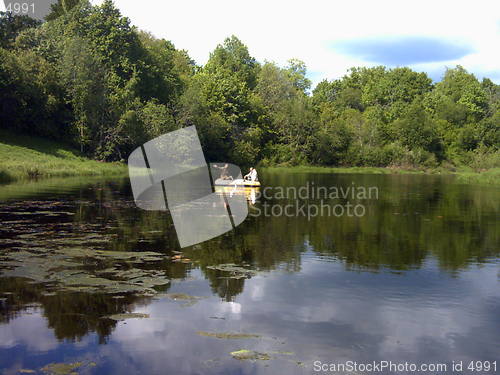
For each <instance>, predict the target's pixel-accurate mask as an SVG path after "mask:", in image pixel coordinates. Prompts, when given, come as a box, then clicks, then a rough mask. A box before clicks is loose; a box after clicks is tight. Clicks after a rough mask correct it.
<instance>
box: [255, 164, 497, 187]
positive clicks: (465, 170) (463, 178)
mask: <svg viewBox="0 0 500 375" xmlns="http://www.w3.org/2000/svg"><path fill="white" fill-rule="evenodd" d="M264 169H265V170H266V171H268V172H271V173H272V172H274V171H282V172H285V171H286V172H289V173H367V174H441V175H452V176H455V178H456V179H457V180H458V181H460V182H464V183H479V184H494V185H500V168H492V169H489V170H485V171H480V172H478V171H474V170H473V169H472V168H469V167H461V168H457V169H456V170H449V169H445V168H436V169H425V170H420V169H403V168H392V167H391V168H381V167H315V166H296V167H267V168H264Z"/></svg>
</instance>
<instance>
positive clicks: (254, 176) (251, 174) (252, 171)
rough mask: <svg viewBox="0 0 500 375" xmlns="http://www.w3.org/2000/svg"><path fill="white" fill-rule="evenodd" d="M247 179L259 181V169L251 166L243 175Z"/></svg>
mask: <svg viewBox="0 0 500 375" xmlns="http://www.w3.org/2000/svg"><path fill="white" fill-rule="evenodd" d="M243 178H244V179H245V180H246V181H252V182H254V181H258V179H257V170H256V169H255V168H254V167H251V168H250V171H249V172H248V173H247V174H246V175H245V176H244V177H243Z"/></svg>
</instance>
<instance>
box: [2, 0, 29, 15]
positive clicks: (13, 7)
mask: <svg viewBox="0 0 500 375" xmlns="http://www.w3.org/2000/svg"><path fill="white" fill-rule="evenodd" d="M6 10H7V12H12V13H14V14H27V13H29V12H30V11H31V13H33V14H34V13H35V3H31V4H30V3H8V4H7V9H6Z"/></svg>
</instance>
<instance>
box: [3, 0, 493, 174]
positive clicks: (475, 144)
mask: <svg viewBox="0 0 500 375" xmlns="http://www.w3.org/2000/svg"><path fill="white" fill-rule="evenodd" d="M47 19H48V21H47V22H45V23H43V24H42V23H39V22H37V21H34V20H32V19H30V18H28V17H26V16H12V15H11V14H3V16H2V17H1V19H0V37H1V39H0V106H1V112H0V121H1V124H0V126H1V127H2V128H8V129H13V130H15V131H18V132H23V133H27V134H36V135H41V136H45V137H51V138H54V139H59V140H63V141H65V142H67V143H71V144H73V145H74V146H77V147H78V148H79V149H80V150H81V151H82V153H84V154H85V155H87V156H90V157H92V158H95V159H98V160H121V159H126V158H127V156H128V154H129V153H130V152H131V151H132V150H133V149H134V148H135V147H137V146H139V145H141V144H142V143H144V142H146V141H147V140H149V139H151V138H153V137H156V136H158V135H161V134H163V133H165V132H168V131H171V130H174V129H178V128H181V127H184V126H189V125H196V127H197V129H198V132H199V134H200V138H201V140H202V143H203V146H204V150H205V155H206V156H207V158H208V159H209V160H211V161H217V160H219V161H220V160H224V161H232V162H234V163H237V164H239V165H242V166H248V165H251V164H260V165H278V164H279V165H296V164H316V165H328V166H336V165H343V166H406V167H420V166H422V167H430V168H432V167H437V166H439V165H448V166H450V167H451V166H456V165H470V166H473V167H474V168H477V169H482V168H490V167H495V166H499V165H500V164H499V163H500V154H499V147H500V85H496V84H494V83H493V82H492V81H491V80H489V79H486V78H485V79H483V80H482V81H478V80H477V79H476V77H475V76H474V75H473V74H470V73H468V72H467V71H466V70H465V69H463V68H462V67H460V66H458V67H456V68H454V69H448V70H447V71H446V73H445V75H444V77H443V79H442V80H441V81H440V82H438V83H436V84H434V83H433V82H432V80H431V79H430V78H429V77H428V76H427V75H426V74H425V73H418V72H415V71H412V70H411V69H409V68H405V67H402V68H394V69H387V68H385V67H382V66H379V67H373V68H353V69H351V70H350V71H349V72H348V74H347V75H346V76H344V77H343V78H341V79H337V80H333V81H326V80H325V81H323V82H321V83H319V84H318V85H317V87H316V88H315V89H314V90H312V92H310V89H311V82H310V81H309V80H308V79H307V78H306V67H305V64H304V63H303V62H301V61H299V60H295V59H292V60H290V61H289V64H288V66H286V67H280V66H277V65H276V64H274V63H272V62H264V63H261V62H258V61H256V59H255V58H253V57H252V56H251V55H250V53H249V51H248V49H247V47H246V46H245V45H244V44H243V43H242V42H241V41H240V40H238V38H236V37H235V36H232V37H230V38H227V39H226V40H225V41H224V43H223V44H221V45H218V46H217V47H216V48H215V50H214V51H213V52H212V53H211V55H210V58H209V60H208V62H207V63H206V64H205V65H204V66H198V65H196V64H195V62H194V61H193V60H192V59H191V58H190V57H189V55H188V53H187V52H186V51H182V50H178V49H176V48H175V47H174V45H173V44H172V43H171V42H169V41H166V40H163V39H157V38H155V37H153V36H152V35H151V34H148V33H146V32H143V31H140V30H138V29H136V28H135V27H133V26H131V25H130V21H129V20H128V19H127V18H126V17H122V16H121V14H120V12H119V10H118V9H117V8H116V7H115V6H114V5H113V3H112V2H111V1H109V0H106V1H105V2H104V3H103V4H102V5H100V6H93V5H91V4H90V3H89V2H88V1H86V0H82V1H78V0H60V2H59V3H58V4H56V6H54V7H53V11H52V13H51V14H50V15H49V16H48V17H47ZM193 32H200V31H199V30H196V29H193Z"/></svg>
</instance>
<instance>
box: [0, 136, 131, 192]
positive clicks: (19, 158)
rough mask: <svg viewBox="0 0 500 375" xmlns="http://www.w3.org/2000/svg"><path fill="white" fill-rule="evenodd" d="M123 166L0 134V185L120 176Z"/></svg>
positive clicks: (35, 140)
mask: <svg viewBox="0 0 500 375" xmlns="http://www.w3.org/2000/svg"><path fill="white" fill-rule="evenodd" d="M126 171H127V169H126V165H125V164H123V163H103V162H98V161H95V160H90V159H87V158H85V157H82V156H80V155H79V153H78V152H77V151H76V150H73V149H71V148H70V147H68V146H65V145H63V144H60V143H57V142H54V141H51V140H47V139H43V138H38V137H31V136H26V135H18V134H14V133H11V132H6V131H4V130H0V183H6V182H13V181H17V180H23V179H35V178H43V177H66V176H104V175H123V174H125V173H126Z"/></svg>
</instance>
